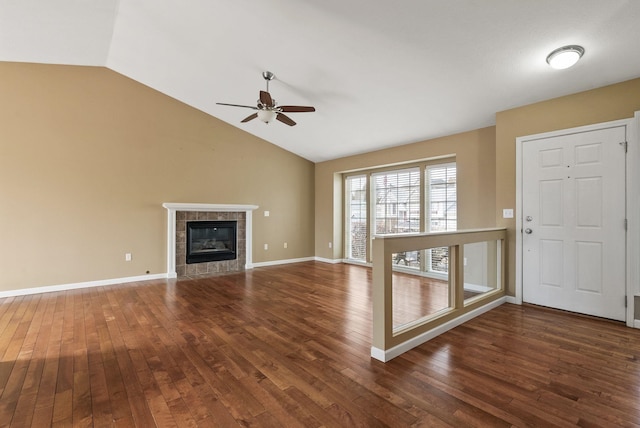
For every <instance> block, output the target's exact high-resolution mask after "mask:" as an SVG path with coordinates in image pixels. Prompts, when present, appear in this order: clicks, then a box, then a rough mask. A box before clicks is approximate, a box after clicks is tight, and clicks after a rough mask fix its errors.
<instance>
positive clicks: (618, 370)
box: [0, 262, 640, 428]
mask: <svg viewBox="0 0 640 428" xmlns="http://www.w3.org/2000/svg"><path fill="white" fill-rule="evenodd" d="M370 283H371V272H370V270H369V269H368V268H365V267H360V266H351V265H343V264H338V265H330V264H324V263H318V262H306V263H298V264H292V265H284V266H274V267H265V268H258V269H254V270H252V271H248V272H245V273H237V274H229V275H224V276H219V277H214V278H207V279H196V280H178V281H176V280H172V281H149V282H144V283H133V284H124V285H116V286H109V287H96V288H88V289H82V290H73V291H67V292H58V293H47V294H40V295H32V296H22V297H12V298H6V299H0V426H1V427H9V426H11V427H29V426H33V427H47V426H55V427H58V426H79V427H91V426H95V427H111V426H117V427H133V426H137V427H145V428H146V427H154V426H158V427H174V426H176V427H237V426H242V427H321V426H324V427H352V426H360V427H379V426H380V427H382V426H390V427H441V426H450V427H464V426H472V427H503V426H517V427H525V426H534V427H550V426H560V427H568V426H582V427H596V426H597V427H609V426H611V427H613V426H622V427H638V426H640V331H638V330H634V329H630V328H626V327H624V326H623V325H622V324H620V323H616V322H611V321H605V320H600V319H594V318H590V317H584V316H576V315H572V314H568V313H565V312H560V311H554V310H549V309H543V308H538V307H534V306H527V305H525V306H515V305H509V304H505V305H503V306H501V307H499V308H497V309H495V310H493V311H491V312H489V313H486V314H484V315H482V316H480V317H478V318H476V319H474V320H472V321H470V322H468V323H466V324H464V325H462V326H459V327H457V328H455V329H453V330H451V331H449V332H448V333H445V334H443V335H441V336H439V337H437V338H435V339H433V340H432V341H430V342H428V343H426V344H424V345H422V346H420V347H418V348H416V349H414V350H412V351H410V352H408V353H406V354H404V355H402V356H400V357H398V358H396V359H394V360H392V361H391V362H388V363H386V364H383V363H380V362H378V361H375V360H372V359H371V358H370V356H369V355H370V346H371V287H370Z"/></svg>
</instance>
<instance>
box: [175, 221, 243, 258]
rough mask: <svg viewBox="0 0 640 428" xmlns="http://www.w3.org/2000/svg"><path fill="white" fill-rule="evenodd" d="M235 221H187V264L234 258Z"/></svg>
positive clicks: (235, 255)
mask: <svg viewBox="0 0 640 428" xmlns="http://www.w3.org/2000/svg"><path fill="white" fill-rule="evenodd" d="M236 225H237V222H236V221H189V222H187V264H192V263H205V262H215V261H220V260H234V259H236V258H237V254H236V236H237V233H236V229H237V227H236Z"/></svg>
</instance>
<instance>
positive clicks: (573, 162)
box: [522, 126, 626, 321]
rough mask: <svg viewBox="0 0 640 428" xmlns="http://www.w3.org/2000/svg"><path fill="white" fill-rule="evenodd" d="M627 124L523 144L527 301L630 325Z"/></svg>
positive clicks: (524, 291)
mask: <svg viewBox="0 0 640 428" xmlns="http://www.w3.org/2000/svg"><path fill="white" fill-rule="evenodd" d="M624 141H626V127H625V126H618V127H612V128H606V129H599V130H594V131H587V132H580V133H573V134H567V135H561V136H556V137H549V138H544V139H537V140H529V141H525V142H523V147H522V156H523V157H522V165H523V166H522V229H523V235H522V263H523V264H522V276H523V278H522V284H523V300H524V301H525V302H529V303H534V304H538V305H543V306H549V307H553V308H558V309H565V310H569V311H573V312H579V313H583V314H589V315H595V316H599V317H604V318H610V319H615V320H620V321H624V320H625V294H626V293H625V290H626V285H625V278H626V276H625V266H626V264H625V257H626V249H625V245H626V243H625V239H626V227H625V226H626V225H625V204H626V194H625V156H626V150H625V146H624V144H621V143H623V142H624Z"/></svg>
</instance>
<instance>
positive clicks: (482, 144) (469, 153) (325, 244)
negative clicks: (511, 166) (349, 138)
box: [315, 127, 496, 259]
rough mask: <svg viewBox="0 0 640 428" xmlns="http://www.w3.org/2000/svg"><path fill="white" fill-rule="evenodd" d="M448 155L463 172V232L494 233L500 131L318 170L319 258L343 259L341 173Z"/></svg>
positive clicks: (460, 184) (349, 160)
mask: <svg viewBox="0 0 640 428" xmlns="http://www.w3.org/2000/svg"><path fill="white" fill-rule="evenodd" d="M447 155H455V157H456V163H457V168H458V228H460V229H472V228H480V227H493V226H494V225H495V216H494V210H495V194H494V191H495V160H496V157H495V128H493V127H489V128H483V129H479V130H475V131H470V132H465V133H461V134H456V135H452V136H448V137H443V138H436V139H433V140H428V141H422V142H419V143H414V144H408V145H404V146H400V147H394V148H390V149H385V150H379V151H375V152H371V153H365V154H361V155H357V156H350V157H345V158H340V159H336V160H332V161H327V162H322V163H318V164H316V178H315V189H316V192H315V197H316V199H315V207H316V210H315V212H316V226H315V227H316V250H315V252H316V256H318V257H322V258H326V259H339V258H342V195H341V183H342V181H341V178H340V177H341V173H343V172H345V171H352V170H357V169H365V168H372V167H376V166H382V165H390V164H396V163H402V162H408V161H415V160H418V159H429V158H436V157H442V156H447ZM329 242H332V243H335V245H334V246H333V249H329Z"/></svg>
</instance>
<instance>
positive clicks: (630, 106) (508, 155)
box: [495, 79, 640, 295]
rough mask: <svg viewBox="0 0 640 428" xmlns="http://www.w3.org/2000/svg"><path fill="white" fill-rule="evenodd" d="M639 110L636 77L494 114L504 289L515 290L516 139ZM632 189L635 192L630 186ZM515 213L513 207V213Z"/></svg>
mask: <svg viewBox="0 0 640 428" xmlns="http://www.w3.org/2000/svg"><path fill="white" fill-rule="evenodd" d="M638 110H640V79H634V80H630V81H627V82H622V83H618V84H615V85H611V86H606V87H603V88H598V89H594V90H591V91H586V92H581V93H578V94H574V95H569V96H565V97H561V98H555V99H552V100H548V101H543V102H539V103H536V104H531V105H528V106H524V107H520V108H515V109H511V110H507V111H503V112H500V113H497V114H496V166H497V169H496V192H495V194H496V211H495V216H496V225H497V226H500V227H507V228H508V229H509V242H508V256H509V263H508V276H507V277H508V292H509V294H512V295H513V294H514V293H515V224H516V223H515V219H503V218H502V209H504V208H514V209H515V208H516V206H515V203H516V202H515V201H516V145H515V142H516V138H517V137H521V136H526V135H532V134H538V133H542V132H549V131H555V130H559V129H566V128H572V127H576V126H583V125H590V124H596V123H601V122H607V121H611V120H618V119H625V118H632V117H633V115H634V112H635V111H638ZM632 191H636V192H637V189H634V190H632ZM517 215H518V212H517V210H516V216H517Z"/></svg>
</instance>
